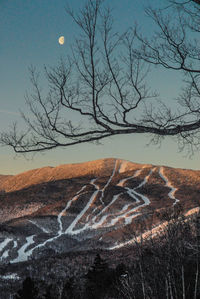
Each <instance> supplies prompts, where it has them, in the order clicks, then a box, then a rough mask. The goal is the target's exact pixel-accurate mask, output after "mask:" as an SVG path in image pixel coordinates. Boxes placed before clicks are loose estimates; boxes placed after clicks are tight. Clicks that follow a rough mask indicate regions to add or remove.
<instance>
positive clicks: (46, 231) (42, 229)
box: [28, 219, 49, 234]
mask: <svg viewBox="0 0 200 299" xmlns="http://www.w3.org/2000/svg"><path fill="white" fill-rule="evenodd" d="M28 221H29V222H30V223H32V224H34V225H35V226H36V227H38V228H39V229H41V231H43V233H45V234H49V231H48V230H46V229H45V228H44V227H42V226H41V225H39V224H38V223H37V222H36V221H33V220H31V219H29V220H28Z"/></svg>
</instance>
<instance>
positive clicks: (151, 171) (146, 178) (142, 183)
mask: <svg viewBox="0 0 200 299" xmlns="http://www.w3.org/2000/svg"><path fill="white" fill-rule="evenodd" d="M155 170H156V167H154V168H153V169H151V170H150V172H149V174H148V175H147V176H145V178H144V180H143V181H142V182H141V183H140V184H139V185H138V186H137V187H135V188H134V190H136V189H139V188H141V187H142V186H144V185H145V184H146V183H147V182H148V180H149V178H150V176H151V174H152V173H153V172H154V171H155Z"/></svg>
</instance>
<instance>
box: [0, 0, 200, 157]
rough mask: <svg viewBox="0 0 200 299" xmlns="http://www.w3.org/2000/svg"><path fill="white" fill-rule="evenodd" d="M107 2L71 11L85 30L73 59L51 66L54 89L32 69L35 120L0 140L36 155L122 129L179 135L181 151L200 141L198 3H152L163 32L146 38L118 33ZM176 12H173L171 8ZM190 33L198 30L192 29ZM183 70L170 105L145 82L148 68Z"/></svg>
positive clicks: (95, 0)
mask: <svg viewBox="0 0 200 299" xmlns="http://www.w3.org/2000/svg"><path fill="white" fill-rule="evenodd" d="M103 2H104V1H103V0H88V1H87V3H86V4H85V6H84V7H83V9H82V10H80V12H79V13H78V14H76V13H75V12H74V11H73V10H72V9H70V8H69V7H68V8H67V13H68V15H69V16H71V18H72V19H73V20H74V22H75V24H76V25H77V26H78V27H79V29H80V31H81V34H80V36H79V37H78V38H77V39H76V40H75V44H74V46H73V47H72V53H71V57H69V58H68V61H63V60H62V61H61V62H60V64H59V65H58V66H57V67H54V68H49V69H47V68H45V75H46V78H47V81H48V85H49V93H48V94H47V95H46V96H44V95H43V92H42V89H41V87H40V83H39V75H38V73H37V72H36V70H35V69H34V68H31V69H30V74H31V82H32V86H33V93H32V94H28V95H27V96H26V102H27V104H28V106H29V108H30V111H31V114H32V116H31V117H28V116H27V115H25V114H23V113H22V117H23V119H24V121H25V124H26V127H27V130H25V131H24V132H22V131H20V130H18V128H17V125H16V124H14V125H13V129H12V130H11V131H10V132H7V133H1V135H0V143H1V144H2V145H8V146H11V147H12V148H13V149H14V151H15V152H17V153H26V152H38V151H45V150H50V149H53V148H56V147H65V146H70V145H75V144H79V143H85V142H97V143H98V142H99V141H100V140H101V139H103V138H107V137H110V136H114V135H119V134H133V133H148V134H149V135H150V136H151V138H152V141H153V142H155V143H158V142H160V140H161V139H162V138H163V137H164V136H176V137H177V138H178V142H179V146H180V148H183V147H184V146H185V145H188V144H189V145H190V146H191V149H192V150H193V148H194V147H198V146H199V144H200V134H199V133H200V103H199V98H200V84H199V79H200V46H199V40H198V39H197V37H198V34H199V31H200V25H199V24H200V22H199V21H200V17H199V16H200V14H198V12H199V10H200V7H199V5H198V4H199V1H197V0H196V1H185V2H183V1H182V2H178V1H169V3H170V5H169V6H168V8H167V9H165V10H156V9H152V8H149V9H148V10H147V13H148V15H150V16H151V18H152V19H153V21H154V22H155V23H156V24H157V26H158V29H159V31H158V32H156V33H155V36H154V37H153V39H147V38H145V37H143V36H142V35H141V34H140V33H138V31H137V29H136V28H132V29H129V30H127V31H126V32H124V33H122V34H119V33H118V32H115V31H114V29H113V19H112V15H111V10H110V9H109V8H107V7H105V6H104V3H103ZM170 9H173V14H174V15H176V22H174V17H171V15H170V14H169V15H168V13H169V10H170ZM191 32H192V35H191V36H189V34H190V33H191ZM154 65H160V66H161V67H164V68H167V69H172V70H174V71H175V72H176V71H177V72H182V73H183V76H184V80H185V86H184V88H183V89H182V93H181V94H180V96H179V98H178V99H177V102H178V103H179V104H180V105H179V108H178V109H177V110H175V108H174V106H172V107H169V106H168V105H166V104H163V103H162V102H161V101H160V100H159V96H158V94H157V93H156V92H151V91H150V89H149V88H148V86H147V84H146V80H147V78H148V71H149V67H150V66H154Z"/></svg>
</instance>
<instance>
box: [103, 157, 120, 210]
mask: <svg viewBox="0 0 200 299" xmlns="http://www.w3.org/2000/svg"><path fill="white" fill-rule="evenodd" d="M116 170H117V160H116V161H115V166H114V168H113V171H112V174H111V176H110V178H109V179H108V181H107V183H106V184H105V186H104V187H103V189H101V197H100V202H101V203H102V205H104V206H105V203H104V202H103V197H104V192H105V190H106V188H108V186H109V185H110V183H111V181H112V179H113V177H114V175H115V172H116Z"/></svg>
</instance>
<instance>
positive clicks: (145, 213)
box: [0, 159, 200, 264]
mask: <svg viewBox="0 0 200 299" xmlns="http://www.w3.org/2000/svg"><path fill="white" fill-rule="evenodd" d="M199 198H200V171H194V170H185V169H177V168H170V167H165V166H155V165H151V164H145V165H142V164H138V163H132V162H129V161H124V160H120V159H102V160H97V161H92V162H86V163H80V164H69V165H60V166H57V167H44V168H40V169H35V170H31V171H27V172H24V173H21V174H18V175H14V176H2V175H1V176H0V221H1V222H0V252H1V263H8V262H10V263H11V264H14V263H17V262H21V261H27V260H28V259H30V258H34V259H38V258H41V257H46V256H52V255H55V254H61V253H66V252H72V251H73V252H78V251H81V250H92V249H104V250H117V249H119V248H123V247H126V246H127V245H130V244H134V242H135V241H138V240H139V239H140V238H141V236H142V237H143V238H144V239H145V238H146V239H148V238H149V237H150V236H155V235H156V234H157V233H162V229H163V227H164V226H165V225H167V221H166V217H164V216H166V213H168V211H171V213H174V212H175V211H181V212H179V213H181V214H183V215H185V216H186V217H187V216H188V215H192V214H194V213H197V212H198V210H199Z"/></svg>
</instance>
